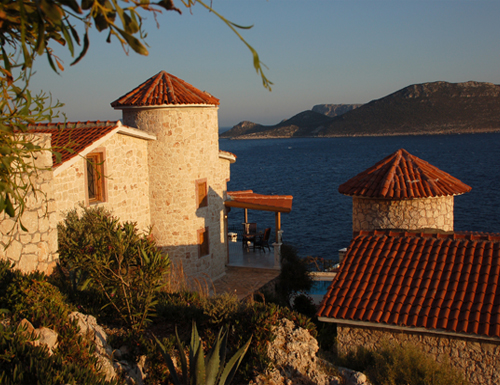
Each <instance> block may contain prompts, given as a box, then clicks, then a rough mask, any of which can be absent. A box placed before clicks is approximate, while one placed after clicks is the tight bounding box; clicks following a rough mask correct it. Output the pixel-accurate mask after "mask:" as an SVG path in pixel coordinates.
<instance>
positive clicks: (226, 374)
mask: <svg viewBox="0 0 500 385" xmlns="http://www.w3.org/2000/svg"><path fill="white" fill-rule="evenodd" d="M251 341H252V337H250V338H249V339H248V341H247V343H246V344H245V345H243V346H242V347H241V348H240V349H239V350H238V351H237V352H236V353H235V354H234V356H233V357H232V358H231V359H230V360H229V361H228V363H227V364H226V367H225V368H224V371H223V372H222V375H221V377H220V380H219V385H229V384H230V383H231V381H232V380H233V378H234V375H235V374H236V371H237V370H238V367H239V366H240V364H241V361H242V360H243V357H244V356H245V353H246V352H247V350H248V347H249V346H250V342H251Z"/></svg>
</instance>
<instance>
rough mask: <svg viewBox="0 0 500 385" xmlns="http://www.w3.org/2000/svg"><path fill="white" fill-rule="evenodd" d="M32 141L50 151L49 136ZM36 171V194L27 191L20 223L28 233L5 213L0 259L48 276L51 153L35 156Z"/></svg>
mask: <svg viewBox="0 0 500 385" xmlns="http://www.w3.org/2000/svg"><path fill="white" fill-rule="evenodd" d="M33 142H34V143H35V144H38V145H40V146H41V147H42V148H50V135H47V134H39V135H37V136H34V137H33ZM34 165H35V167H37V168H39V171H38V173H37V175H35V176H33V179H32V183H33V185H34V187H35V189H36V190H37V191H38V192H37V193H36V195H35V194H33V193H32V192H30V193H29V194H28V196H27V199H26V201H25V202H26V208H25V212H24V214H23V216H22V218H21V221H22V224H23V225H24V227H25V228H26V229H27V230H28V231H27V232H26V231H23V230H22V229H21V228H20V226H19V224H16V223H15V221H14V220H13V219H11V218H9V217H8V216H6V215H5V214H1V217H0V218H1V219H0V236H1V246H0V259H6V260H8V261H10V262H14V263H15V265H16V266H15V267H16V268H18V269H20V270H21V271H23V272H25V273H28V272H32V271H35V270H39V271H42V272H45V273H48V274H49V273H51V272H52V269H53V268H54V267H55V264H56V261H57V220H56V205H55V202H54V194H53V184H52V179H53V174H52V169H51V168H52V153H51V152H50V151H42V152H41V153H39V154H37V156H36V160H35V163H34Z"/></svg>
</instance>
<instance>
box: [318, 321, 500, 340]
mask: <svg viewBox="0 0 500 385" xmlns="http://www.w3.org/2000/svg"><path fill="white" fill-rule="evenodd" d="M318 321H321V322H331V323H336V324H338V325H342V326H354V327H370V328H374V329H381V330H384V331H396V332H407V333H416V334H432V335H435V336H436V337H452V338H460V339H472V340H479V341H484V342H490V343H491V342H493V343H497V344H499V343H500V338H498V337H488V336H482V335H478V334H469V333H456V332H449V331H446V330H442V329H427V328H422V327H409V326H397V325H388V324H384V323H375V322H366V321H354V320H345V319H338V318H329V317H318Z"/></svg>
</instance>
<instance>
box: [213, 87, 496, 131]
mask: <svg viewBox="0 0 500 385" xmlns="http://www.w3.org/2000/svg"><path fill="white" fill-rule="evenodd" d="M484 132H500V85H496V84H492V83H481V82H474V81H470V82H465V83H448V82H442V81H440V82H433V83H422V84H414V85H411V86H408V87H405V88H403V89H401V90H399V91H396V92H394V93H392V94H390V95H388V96H385V97H383V98H381V99H377V100H373V101H371V102H369V103H366V104H363V105H356V104H351V105H342V104H340V105H339V104H334V105H328V104H325V105H316V106H314V107H313V109H312V110H307V111H303V112H301V113H299V114H297V115H295V116H293V117H291V118H289V119H285V120H283V121H281V122H280V123H278V124H276V125H273V126H264V125H261V124H257V123H253V122H249V121H245V122H241V123H238V124H237V125H236V126H234V127H233V128H231V129H230V130H229V131H226V132H224V133H222V134H221V135H220V137H221V138H229V139H272V138H294V137H341V136H389V135H390V136H393V135H435V134H459V133H484Z"/></svg>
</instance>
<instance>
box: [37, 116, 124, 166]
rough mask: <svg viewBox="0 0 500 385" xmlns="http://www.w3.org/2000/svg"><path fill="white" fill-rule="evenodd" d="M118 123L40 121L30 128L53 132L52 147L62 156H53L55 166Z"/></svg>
mask: <svg viewBox="0 0 500 385" xmlns="http://www.w3.org/2000/svg"><path fill="white" fill-rule="evenodd" d="M118 124H119V123H118V122H117V121H106V122H100V121H94V122H68V123H39V124H36V125H32V126H30V127H29V129H30V130H33V132H41V133H47V134H52V138H51V139H52V140H51V144H52V147H53V149H54V151H56V152H58V153H59V154H60V156H61V158H60V159H57V157H56V155H54V156H53V158H52V161H53V166H54V167H57V166H59V165H61V164H62V163H64V162H66V161H68V160H70V159H71V158H73V157H75V156H76V155H77V154H78V153H80V152H81V151H83V150H84V149H85V148H87V147H88V146H90V145H91V144H92V143H94V142H96V141H97V140H99V139H100V138H102V137H103V136H105V135H106V134H108V133H109V132H111V131H112V130H113V129H115V128H116V127H118Z"/></svg>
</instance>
